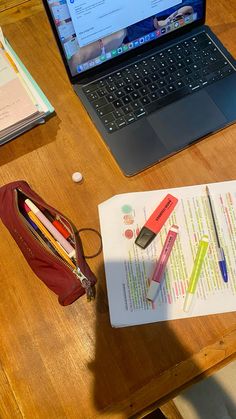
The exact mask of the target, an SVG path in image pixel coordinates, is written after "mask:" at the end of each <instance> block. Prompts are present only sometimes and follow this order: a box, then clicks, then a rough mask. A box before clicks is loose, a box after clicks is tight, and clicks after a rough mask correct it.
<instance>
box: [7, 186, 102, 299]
mask: <svg viewBox="0 0 236 419" xmlns="http://www.w3.org/2000/svg"><path fill="white" fill-rule="evenodd" d="M25 199H30V201H31V202H33V203H34V204H35V205H36V206H37V208H38V209H39V210H40V211H41V212H45V211H46V212H47V215H48V216H49V215H50V216H51V217H52V219H53V218H54V219H56V220H57V223H59V224H60V225H61V226H63V228H64V230H65V231H67V232H68V235H69V237H70V241H71V243H72V244H73V247H74V250H75V252H74V257H73V263H68V262H70V260H69V261H68V262H67V260H68V259H64V257H62V256H61V255H64V252H63V251H60V252H59V253H58V251H56V249H55V248H54V247H53V246H52V243H51V242H50V241H48V240H47V238H48V236H45V235H44V234H42V231H41V230H40V229H37V226H35V225H34V223H33V222H32V220H30V218H29V216H28V215H29V214H27V212H26V211H25V209H24V205H23V204H24V202H25ZM0 217H1V219H2V222H3V223H4V224H5V226H6V227H7V229H8V230H9V232H10V233H11V235H12V237H13V238H14V240H15V242H16V243H17V245H18V246H19V248H20V250H21V252H22V253H23V255H24V257H25V259H26V261H27V262H28V264H29V265H30V267H31V269H32V270H33V271H34V273H35V274H36V275H37V276H38V277H39V278H40V279H41V280H42V281H43V282H44V284H45V285H46V286H47V287H48V288H50V289H51V290H52V291H53V292H54V293H55V294H57V295H58V301H59V303H60V304H61V305H63V306H66V305H68V304H71V303H73V302H74V301H75V300H76V299H78V298H79V297H81V296H82V295H83V294H85V293H86V294H87V298H88V300H90V299H91V298H93V297H94V291H95V290H94V285H95V283H96V277H95V275H94V274H93V272H92V271H91V269H90V267H89V265H88V263H87V262H86V259H85V256H84V252H83V247H82V242H81V239H80V236H79V230H77V229H76V227H75V226H74V225H73V224H72V222H71V221H70V220H68V218H66V217H65V216H64V215H63V214H61V213H60V212H59V211H58V210H56V209H55V208H53V207H51V206H50V205H48V204H47V203H46V202H45V201H44V200H43V199H42V198H41V197H40V196H39V195H37V193H35V192H34V191H33V190H32V189H31V188H30V186H29V185H28V183H27V182H25V181H23V180H20V181H16V182H12V183H9V184H7V185H4V186H2V187H1V188H0ZM97 233H98V232H97ZM98 234H99V233H98ZM58 250H60V249H58ZM72 265H73V266H72Z"/></svg>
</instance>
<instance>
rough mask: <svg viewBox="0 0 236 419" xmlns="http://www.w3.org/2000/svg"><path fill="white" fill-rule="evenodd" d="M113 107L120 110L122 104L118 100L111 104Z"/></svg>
mask: <svg viewBox="0 0 236 419" xmlns="http://www.w3.org/2000/svg"><path fill="white" fill-rule="evenodd" d="M113 105H114V106H115V108H121V106H123V103H122V102H121V100H120V99H118V100H115V102H113Z"/></svg>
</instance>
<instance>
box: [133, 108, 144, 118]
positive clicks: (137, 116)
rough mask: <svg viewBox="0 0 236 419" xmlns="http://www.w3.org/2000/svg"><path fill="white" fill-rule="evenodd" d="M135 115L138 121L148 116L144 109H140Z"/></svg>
mask: <svg viewBox="0 0 236 419" xmlns="http://www.w3.org/2000/svg"><path fill="white" fill-rule="evenodd" d="M134 115H135V116H136V118H137V119H139V118H142V117H143V116H145V115H146V111H145V109H144V108H139V109H137V110H136V111H134Z"/></svg>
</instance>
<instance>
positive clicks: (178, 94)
mask: <svg viewBox="0 0 236 419" xmlns="http://www.w3.org/2000/svg"><path fill="white" fill-rule="evenodd" d="M189 92H190V90H189V89H188V88H187V87H184V88H183V89H180V90H176V91H175V92H173V93H170V94H169V95H167V96H165V97H162V98H161V99H159V100H156V101H155V102H152V103H150V104H149V105H147V106H145V111H146V112H147V114H150V113H152V112H154V111H156V110H157V109H160V108H162V107H164V106H166V105H169V104H170V103H172V102H174V101H176V100H178V99H181V98H182V97H185V96H186V95H187V94H188V93H189Z"/></svg>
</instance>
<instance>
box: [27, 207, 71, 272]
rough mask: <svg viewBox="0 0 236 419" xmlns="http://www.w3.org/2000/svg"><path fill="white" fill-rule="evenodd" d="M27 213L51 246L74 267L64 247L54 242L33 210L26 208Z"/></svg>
mask: <svg viewBox="0 0 236 419" xmlns="http://www.w3.org/2000/svg"><path fill="white" fill-rule="evenodd" d="M27 215H28V216H29V217H30V219H31V220H32V221H33V222H34V223H35V224H36V226H37V227H38V228H39V230H40V231H41V232H42V233H43V235H44V236H45V237H46V239H47V240H48V241H49V242H50V243H51V244H52V246H53V247H54V248H55V249H56V251H57V252H58V253H59V255H60V256H61V257H62V258H63V259H64V260H66V262H67V263H69V264H70V266H72V268H74V269H75V268H76V266H75V265H74V263H73V262H72V260H71V259H70V258H69V256H68V255H67V253H66V252H65V250H64V249H62V247H61V246H60V245H59V244H58V243H57V242H56V240H55V239H54V238H53V237H52V235H51V234H50V233H49V231H48V230H47V229H46V228H45V227H44V225H43V224H42V223H41V221H40V220H39V219H38V218H37V217H36V215H35V214H34V213H33V211H28V209H27Z"/></svg>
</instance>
